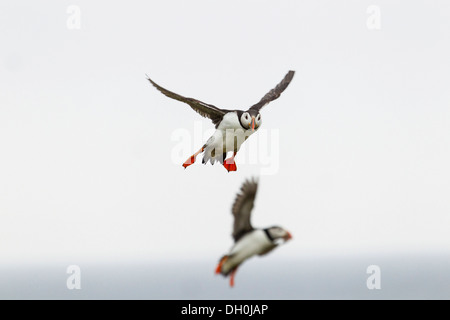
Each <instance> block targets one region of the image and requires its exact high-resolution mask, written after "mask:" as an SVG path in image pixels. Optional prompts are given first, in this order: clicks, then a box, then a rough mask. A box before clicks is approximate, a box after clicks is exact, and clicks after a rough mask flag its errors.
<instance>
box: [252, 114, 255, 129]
mask: <svg viewBox="0 0 450 320" xmlns="http://www.w3.org/2000/svg"><path fill="white" fill-rule="evenodd" d="M252 131H255V117H252Z"/></svg>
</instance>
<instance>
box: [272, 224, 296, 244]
mask: <svg viewBox="0 0 450 320" xmlns="http://www.w3.org/2000/svg"><path fill="white" fill-rule="evenodd" d="M268 231H269V234H270V236H271V237H272V238H273V239H274V240H277V239H283V240H284V241H288V240H290V239H292V235H291V234H290V233H289V231H287V230H284V229H283V228H280V227H272V228H270V229H269V230H268Z"/></svg>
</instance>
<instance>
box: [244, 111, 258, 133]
mask: <svg viewBox="0 0 450 320" xmlns="http://www.w3.org/2000/svg"><path fill="white" fill-rule="evenodd" d="M241 123H242V125H243V126H244V128H245V129H247V130H249V129H251V130H252V131H255V130H257V129H258V128H259V126H260V125H261V114H259V113H258V114H257V115H256V116H254V115H253V116H252V115H250V113H248V112H244V113H243V114H242V116H241Z"/></svg>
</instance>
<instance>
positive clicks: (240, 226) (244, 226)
mask: <svg viewBox="0 0 450 320" xmlns="http://www.w3.org/2000/svg"><path fill="white" fill-rule="evenodd" d="M257 189H258V183H257V182H256V181H255V180H247V181H245V182H244V184H243V185H242V187H241V192H240V193H239V194H238V195H237V196H236V200H235V201H234V204H233V208H232V212H233V216H234V226H233V239H234V242H235V243H234V245H233V247H232V248H231V250H230V252H229V253H228V254H226V255H224V256H223V257H222V258H221V259H220V261H219V264H218V266H217V268H216V274H222V275H223V276H225V277H226V276H230V286H231V287H233V286H234V276H235V274H236V271H237V268H238V267H239V266H240V265H241V264H242V263H243V262H244V261H245V260H247V259H249V258H251V257H253V256H255V255H259V256H262V255H265V254H267V253H269V252H270V251H272V250H273V249H275V248H276V247H277V246H278V245H279V244H281V243H284V242H286V241H288V240H290V239H292V236H291V234H290V233H289V232H288V231H286V230H285V229H283V228H281V227H278V226H273V227H269V228H265V229H255V228H253V227H252V225H251V223H250V215H251V212H252V209H253V203H254V201H255V196H256V191H257Z"/></svg>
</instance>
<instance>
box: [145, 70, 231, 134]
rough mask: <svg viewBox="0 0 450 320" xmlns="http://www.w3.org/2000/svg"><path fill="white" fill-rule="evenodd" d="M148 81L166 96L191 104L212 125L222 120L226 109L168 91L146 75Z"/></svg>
mask: <svg viewBox="0 0 450 320" xmlns="http://www.w3.org/2000/svg"><path fill="white" fill-rule="evenodd" d="M147 79H148V81H150V83H151V84H152V85H153V86H154V87H155V88H156V89H158V90H159V91H161V92H162V93H163V94H164V95H166V96H168V97H169V98H172V99H175V100H178V101H181V102H185V103H187V104H188V105H190V106H191V108H192V109H194V110H195V111H196V112H197V113H199V114H200V115H201V116H202V117H206V118H209V119H211V120H212V122H213V123H214V125H215V126H216V128H217V126H218V125H219V123H220V121H222V117H223V116H224V114H225V113H227V110H222V109H219V108H217V107H215V106H213V105H211V104H207V103H204V102H201V101H199V100H196V99H193V98H186V97H183V96H180V95H179V94H176V93H174V92H172V91H169V90H167V89H164V88H163V87H161V86H160V85H158V84H157V83H156V82H154V81H153V80H152V79H150V78H149V77H148V76H147Z"/></svg>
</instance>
